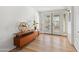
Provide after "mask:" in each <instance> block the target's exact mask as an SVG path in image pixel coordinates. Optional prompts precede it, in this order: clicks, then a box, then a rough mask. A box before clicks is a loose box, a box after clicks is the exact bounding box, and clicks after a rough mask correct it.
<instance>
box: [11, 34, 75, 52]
mask: <svg viewBox="0 0 79 59" xmlns="http://www.w3.org/2000/svg"><path fill="white" fill-rule="evenodd" d="M12 51H13V52H14V51H15V52H76V49H75V48H74V47H73V46H72V45H71V44H70V43H69V41H68V39H67V38H66V37H64V36H56V35H48V34H40V35H39V37H37V38H36V39H35V40H34V41H33V42H31V43H30V44H28V45H26V46H24V47H23V48H22V49H14V50H12Z"/></svg>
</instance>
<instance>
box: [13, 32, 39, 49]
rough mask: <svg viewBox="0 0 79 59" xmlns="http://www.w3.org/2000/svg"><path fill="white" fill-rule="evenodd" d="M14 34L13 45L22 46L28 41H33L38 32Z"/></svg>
mask: <svg viewBox="0 0 79 59" xmlns="http://www.w3.org/2000/svg"><path fill="white" fill-rule="evenodd" d="M15 35H16V36H15V37H14V45H15V46H16V47H19V48H22V47H23V46H24V45H26V44H28V43H30V42H31V41H33V40H34V39H35V38H36V37H37V36H38V35H39V32H37V31H31V32H27V33H21V32H19V33H16V34H15Z"/></svg>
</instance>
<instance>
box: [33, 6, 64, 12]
mask: <svg viewBox="0 0 79 59" xmlns="http://www.w3.org/2000/svg"><path fill="white" fill-rule="evenodd" d="M33 8H34V9H36V10H37V11H49V10H58V9H64V8H65V6H33Z"/></svg>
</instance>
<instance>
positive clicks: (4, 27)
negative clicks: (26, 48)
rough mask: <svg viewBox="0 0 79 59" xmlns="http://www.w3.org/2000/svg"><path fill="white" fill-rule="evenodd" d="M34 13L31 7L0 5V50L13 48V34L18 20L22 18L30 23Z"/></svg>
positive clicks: (16, 29)
mask: <svg viewBox="0 0 79 59" xmlns="http://www.w3.org/2000/svg"><path fill="white" fill-rule="evenodd" d="M36 14H37V12H36V11H35V10H34V9H33V8H31V7H0V51H9V50H11V49H13V48H14V45H13V34H14V33H16V32H17V31H18V28H17V27H18V25H17V23H18V21H19V20H21V19H23V20H26V21H27V22H28V23H32V20H34V19H35V16H36V18H37V15H36Z"/></svg>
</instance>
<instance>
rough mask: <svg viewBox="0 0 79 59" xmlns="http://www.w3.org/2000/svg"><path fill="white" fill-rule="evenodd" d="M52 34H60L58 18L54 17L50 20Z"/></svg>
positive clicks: (57, 16)
mask: <svg viewBox="0 0 79 59" xmlns="http://www.w3.org/2000/svg"><path fill="white" fill-rule="evenodd" d="M52 30H53V34H60V16H59V15H54V16H53V19H52Z"/></svg>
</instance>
